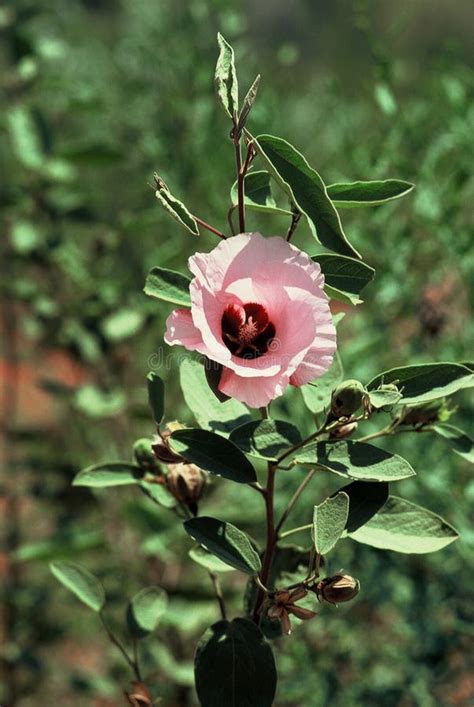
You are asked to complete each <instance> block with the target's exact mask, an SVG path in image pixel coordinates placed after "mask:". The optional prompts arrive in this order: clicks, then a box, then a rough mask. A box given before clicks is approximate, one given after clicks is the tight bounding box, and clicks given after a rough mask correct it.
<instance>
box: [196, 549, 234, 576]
mask: <svg viewBox="0 0 474 707" xmlns="http://www.w3.org/2000/svg"><path fill="white" fill-rule="evenodd" d="M188 554H189V557H190V558H191V559H192V560H194V562H196V563H197V564H198V565H201V567H205V568H206V569H207V570H209V571H210V572H233V571H234V569H235V567H231V566H230V565H228V564H227V562H222V560H219V558H218V557H216V556H215V555H213V554H212V553H211V552H209V551H208V550H206V548H205V547H203V546H202V545H196V547H193V548H192V549H191V550H190V551H189V553H188Z"/></svg>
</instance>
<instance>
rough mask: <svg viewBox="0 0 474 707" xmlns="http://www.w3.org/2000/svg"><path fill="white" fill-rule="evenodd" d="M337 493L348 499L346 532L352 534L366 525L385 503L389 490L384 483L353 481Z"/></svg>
mask: <svg viewBox="0 0 474 707" xmlns="http://www.w3.org/2000/svg"><path fill="white" fill-rule="evenodd" d="M339 491H343V492H344V493H345V494H347V496H348V497H349V515H348V516H347V522H346V530H347V531H348V532H349V533H352V532H353V531H355V530H357V528H360V527H361V525H364V524H365V523H367V521H368V520H370V519H371V518H372V516H374V515H375V514H376V513H377V511H379V510H380V509H381V508H382V506H383V505H384V504H385V503H386V502H387V499H388V493H389V488H388V483H385V482H380V483H377V482H372V481H353V482H352V483H351V484H348V485H347V486H343V487H342V488H341V489H339ZM339 491H337V493H339Z"/></svg>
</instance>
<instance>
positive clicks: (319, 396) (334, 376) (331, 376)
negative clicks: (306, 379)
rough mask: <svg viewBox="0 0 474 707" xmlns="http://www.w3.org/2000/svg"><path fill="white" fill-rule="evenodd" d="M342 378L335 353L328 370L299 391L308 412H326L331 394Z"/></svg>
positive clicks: (339, 360)
mask: <svg viewBox="0 0 474 707" xmlns="http://www.w3.org/2000/svg"><path fill="white" fill-rule="evenodd" d="M343 378H344V371H343V369H342V363H341V359H340V357H339V354H337V353H336V355H335V356H334V359H333V362H332V364H331V366H330V367H329V370H328V371H326V373H325V374H324V375H323V376H321V378H316V380H315V381H314V382H311V383H307V384H306V385H303V386H301V389H300V390H301V393H302V395H303V400H304V402H305V405H306V407H307V408H308V410H311V412H313V413H319V412H322V411H323V410H327V409H328V408H329V404H330V402H331V393H332V391H333V390H334V388H336V386H337V385H338V384H339V383H341V382H342V380H343Z"/></svg>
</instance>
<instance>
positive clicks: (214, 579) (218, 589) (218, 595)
mask: <svg viewBox="0 0 474 707" xmlns="http://www.w3.org/2000/svg"><path fill="white" fill-rule="evenodd" d="M209 577H210V578H211V582H212V586H213V587H214V592H215V594H216V599H217V603H218V605H219V611H220V612H221V618H222V620H223V621H227V611H226V608H225V602H224V595H223V594H222V588H221V584H220V582H219V577H218V576H217V574H216V573H215V572H211V571H209Z"/></svg>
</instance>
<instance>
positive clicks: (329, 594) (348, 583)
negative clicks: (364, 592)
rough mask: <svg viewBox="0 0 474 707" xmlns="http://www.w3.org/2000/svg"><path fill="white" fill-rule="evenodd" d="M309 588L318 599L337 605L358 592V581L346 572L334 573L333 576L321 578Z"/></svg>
mask: <svg viewBox="0 0 474 707" xmlns="http://www.w3.org/2000/svg"><path fill="white" fill-rule="evenodd" d="M310 589H311V591H313V592H314V593H315V594H316V596H317V597H318V600H319V601H321V602H327V603H328V604H335V605H337V604H342V603H343V602H345V601H351V599H354V597H355V596H357V594H358V593H359V589H360V583H359V580H358V579H355V578H354V577H351V576H350V575H348V574H336V575H334V577H325V578H324V579H321V580H320V581H319V582H317V583H316V584H315V585H313V586H312V587H310Z"/></svg>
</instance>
